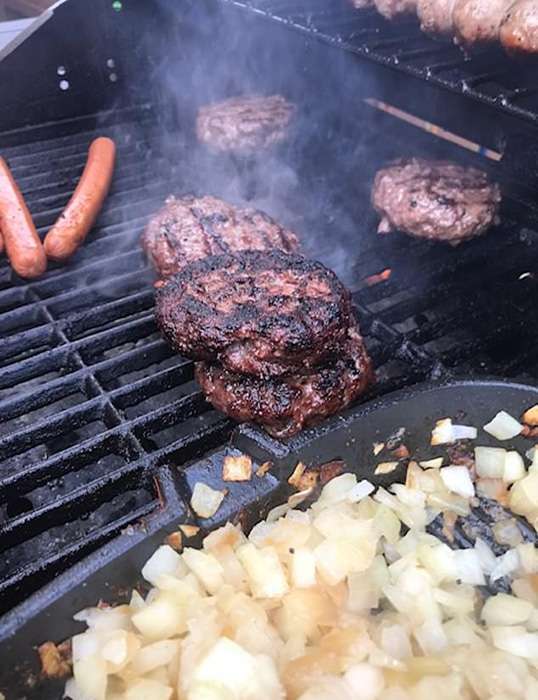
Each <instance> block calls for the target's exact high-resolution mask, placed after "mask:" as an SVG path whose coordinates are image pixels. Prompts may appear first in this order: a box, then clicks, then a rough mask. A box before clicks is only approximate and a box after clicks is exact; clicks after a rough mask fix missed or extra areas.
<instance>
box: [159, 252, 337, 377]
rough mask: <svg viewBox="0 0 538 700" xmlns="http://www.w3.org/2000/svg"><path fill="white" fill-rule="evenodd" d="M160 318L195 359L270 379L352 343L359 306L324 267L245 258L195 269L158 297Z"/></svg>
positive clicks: (280, 257) (221, 259)
mask: <svg viewBox="0 0 538 700" xmlns="http://www.w3.org/2000/svg"><path fill="white" fill-rule="evenodd" d="M156 316H157V322H158V324H159V326H160V327H161V330H162V331H163V333H164V336H165V338H166V339H167V340H168V341H169V343H170V344H171V345H172V346H173V347H174V348H175V349H176V350H178V351H179V352H181V353H183V354H185V355H187V356H188V357H192V358H194V359H198V360H210V361H216V362H220V363H221V364H222V365H224V366H225V367H226V368H227V369H230V370H232V371H235V372H241V373H246V374H257V375H259V376H261V377H268V376H277V375H281V374H283V373H285V372H288V371H290V368H297V367H302V368H308V367H312V366H314V365H315V364H316V363H317V362H319V361H320V360H321V359H322V358H323V357H325V356H326V355H327V354H329V353H330V352H331V351H332V348H334V347H335V345H337V344H338V343H339V342H340V341H341V340H342V338H343V337H345V334H346V332H347V329H348V327H349V322H350V318H351V301H350V296H349V292H348V291H347V289H346V288H345V287H344V286H343V285H342V283H341V282H340V281H339V279H338V278H337V277H336V275H335V274H334V273H333V272H331V271H330V270H328V269H327V268H325V267H324V266H323V265H322V264H321V263H318V262H313V261H311V260H306V259H305V258H302V257H300V256H298V255H286V254H284V253H281V252H279V251H270V252H264V253H260V252H257V251H243V252H241V253H238V254H237V255H235V256H233V255H215V256H212V257H209V258H206V259H204V260H198V261H196V262H193V263H190V264H189V265H187V266H186V267H185V268H183V270H182V271H181V272H179V273H178V274H177V275H175V276H174V277H173V278H172V279H171V280H170V281H169V282H168V283H167V284H165V285H164V286H163V287H161V288H160V289H159V290H158V292H157V295H156Z"/></svg>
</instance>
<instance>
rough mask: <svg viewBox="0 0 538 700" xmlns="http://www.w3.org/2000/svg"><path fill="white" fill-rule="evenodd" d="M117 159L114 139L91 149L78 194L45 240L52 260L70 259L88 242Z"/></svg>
mask: <svg viewBox="0 0 538 700" xmlns="http://www.w3.org/2000/svg"><path fill="white" fill-rule="evenodd" d="M115 157H116V146H115V145H114V141H112V140H111V139H108V138H104V137H101V138H98V139H96V140H95V141H94V142H93V143H92V145H91V146H90V150H89V153H88V161H87V163H86V167H85V168H84V172H83V173H82V177H81V178H80V182H79V183H78V185H77V188H76V190H75V193H74V194H73V196H72V197H71V199H70V200H69V204H68V205H67V207H66V208H65V210H64V211H63V213H62V214H61V216H60V218H59V219H58V221H57V222H56V223H55V224H54V227H53V228H52V229H51V230H50V231H49V232H48V233H47V235H46V237H45V251H46V253H47V255H48V256H49V257H51V258H54V259H55V260H66V259H67V258H69V257H70V256H71V255H72V254H73V253H74V252H75V251H76V250H77V248H78V247H79V246H80V245H81V244H82V243H84V240H85V239H86V236H87V235H88V232H89V230H90V229H91V227H92V226H93V224H94V222H95V219H96V218H97V215H98V214H99V211H100V209H101V206H102V205H103V202H104V200H105V197H106V196H107V194H108V190H109V188H110V183H111V181H112V174H113V172H114V160H115Z"/></svg>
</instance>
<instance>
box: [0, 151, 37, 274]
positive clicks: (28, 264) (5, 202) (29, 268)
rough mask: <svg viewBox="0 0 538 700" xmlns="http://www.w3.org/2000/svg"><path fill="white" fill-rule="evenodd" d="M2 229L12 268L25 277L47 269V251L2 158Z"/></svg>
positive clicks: (0, 168)
mask: <svg viewBox="0 0 538 700" xmlns="http://www.w3.org/2000/svg"><path fill="white" fill-rule="evenodd" d="M0 231H1V232H2V238H3V244H4V246H5V248H6V252H7V255H8V258H9V261H10V262H11V266H12V268H13V269H14V270H15V272H16V273H17V274H18V275H20V276H21V277H28V278H33V277H39V276H40V275H42V274H43V273H44V272H45V270H46V269H47V258H46V255H45V250H44V248H43V244H42V243H41V240H40V238H39V236H38V235H37V231H36V228H35V225H34V222H33V220H32V217H31V215H30V212H29V211H28V207H27V206H26V204H25V202H24V199H23V196H22V194H21V192H20V190H19V188H18V187H17V183H16V182H15V180H14V179H13V175H12V174H11V171H10V170H9V168H8V166H7V163H6V162H5V160H4V159H3V158H0Z"/></svg>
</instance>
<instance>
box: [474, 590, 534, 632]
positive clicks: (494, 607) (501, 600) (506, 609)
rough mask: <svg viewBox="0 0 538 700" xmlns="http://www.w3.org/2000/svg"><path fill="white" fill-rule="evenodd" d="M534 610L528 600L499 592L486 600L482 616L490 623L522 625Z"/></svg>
mask: <svg viewBox="0 0 538 700" xmlns="http://www.w3.org/2000/svg"><path fill="white" fill-rule="evenodd" d="M533 610H534V607H533V606H532V605H531V603H528V602H527V601H526V600H519V599H518V598H514V596H511V595H506V593H499V594H497V595H494V596H491V597H490V598H488V599H487V600H486V602H485V604H484V607H483V608H482V613H481V617H482V619H483V620H484V622H486V624H488V625H520V624H521V623H523V622H526V621H527V620H528V619H529V617H530V616H531V613H532V611H533Z"/></svg>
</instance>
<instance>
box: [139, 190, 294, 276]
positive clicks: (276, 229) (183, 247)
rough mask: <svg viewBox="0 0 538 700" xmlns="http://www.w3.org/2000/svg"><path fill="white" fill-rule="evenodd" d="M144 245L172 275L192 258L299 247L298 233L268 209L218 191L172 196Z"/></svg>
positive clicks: (155, 263) (159, 266)
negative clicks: (219, 196) (215, 193)
mask: <svg viewBox="0 0 538 700" xmlns="http://www.w3.org/2000/svg"><path fill="white" fill-rule="evenodd" d="M142 247H143V248H144V250H145V252H146V255H147V256H148V258H149V259H150V261H151V262H152V264H153V266H154V267H155V269H156V271H157V273H158V274H159V275H160V276H161V277H163V278H167V277H170V276H171V275H173V274H174V273H176V272H178V271H179V270H181V269H182V268H183V267H184V266H185V265H186V264H187V263H189V262H192V261H193V260H199V259H201V258H205V257H208V256H210V255H218V254H220V253H235V252H237V251H240V250H270V249H273V248H275V249H279V250H284V251H287V252H294V251H296V250H297V248H298V247H299V241H298V239H297V236H296V235H295V234H294V233H292V232H291V231H289V230H287V229H285V228H284V227H283V226H280V224H278V223H277V222H276V221H274V220H273V219H272V218H271V217H270V216H268V215H267V214H265V213H264V212H261V211H258V210H256V209H252V208H249V207H239V206H235V205H233V204H229V203H228V202H225V201H223V200H221V199H217V198H216V197H211V196H209V195H205V196H203V197H195V196H194V195H186V196H184V197H179V198H176V197H173V196H170V197H168V198H167V199H166V201H165V203H164V205H163V207H162V208H161V209H160V210H159V211H158V212H157V214H156V215H155V216H154V217H153V218H152V219H151V221H150V222H149V224H148V226H147V228H146V230H145V232H144V234H143V236H142Z"/></svg>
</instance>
